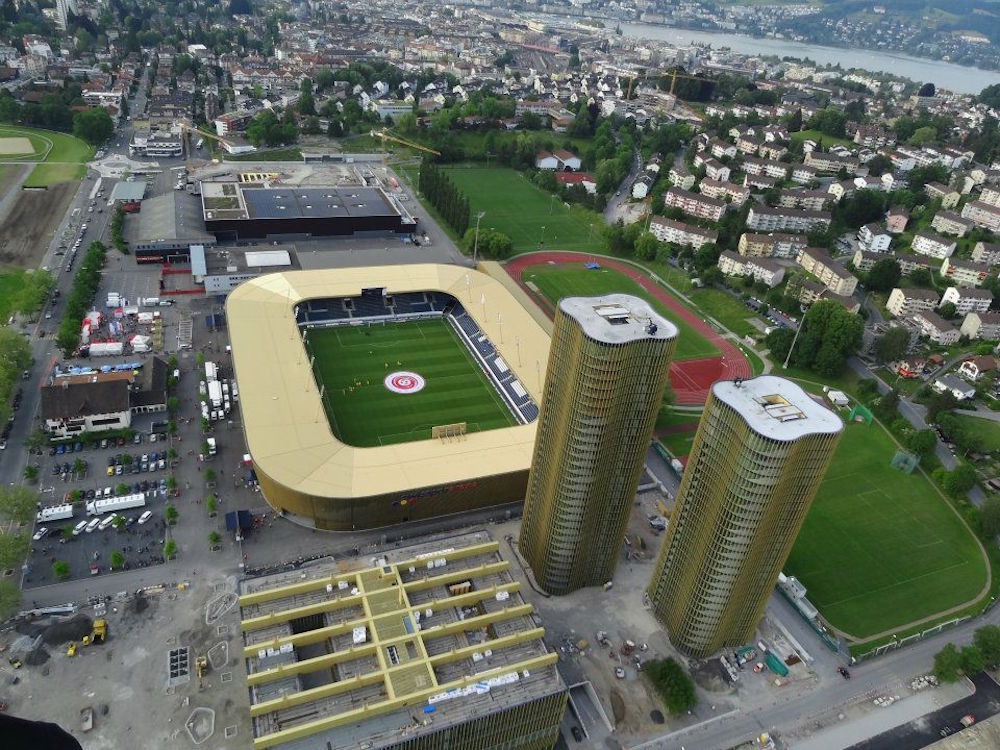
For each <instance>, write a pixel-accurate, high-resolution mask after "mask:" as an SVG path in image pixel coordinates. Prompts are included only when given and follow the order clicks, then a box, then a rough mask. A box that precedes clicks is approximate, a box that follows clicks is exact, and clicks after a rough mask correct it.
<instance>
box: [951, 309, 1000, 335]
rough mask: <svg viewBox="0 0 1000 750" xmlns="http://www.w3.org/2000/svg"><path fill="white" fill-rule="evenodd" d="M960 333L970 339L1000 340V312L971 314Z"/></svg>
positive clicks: (967, 316) (966, 317)
mask: <svg viewBox="0 0 1000 750" xmlns="http://www.w3.org/2000/svg"><path fill="white" fill-rule="evenodd" d="M959 332H960V333H961V334H962V335H963V336H968V337H969V338H970V339H980V340H983V341H998V340H1000V312H971V313H969V314H968V315H966V316H965V320H963V321H962V325H961V327H960V328H959Z"/></svg>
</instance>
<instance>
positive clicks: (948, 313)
mask: <svg viewBox="0 0 1000 750" xmlns="http://www.w3.org/2000/svg"><path fill="white" fill-rule="evenodd" d="M955 312H956V310H955V303H954V302H945V303H944V304H943V305H941V307H939V308H938V314H939V315H940V316H941V317H942V318H954V317H955Z"/></svg>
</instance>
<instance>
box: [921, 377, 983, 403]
mask: <svg viewBox="0 0 1000 750" xmlns="http://www.w3.org/2000/svg"><path fill="white" fill-rule="evenodd" d="M931 388H933V389H934V390H935V391H937V392H938V393H944V392H945V391H949V392H951V395H952V396H954V397H955V399H956V400H958V401H967V400H968V399H970V398H973V397H974V396H975V395H976V389H975V388H974V387H973V386H972V385H971V384H969V383H966V382H965V381H964V380H960V379H959V378H956V377H955V376H954V375H942V376H941V377H939V378H937V379H935V380H934V383H933V384H932V385H931Z"/></svg>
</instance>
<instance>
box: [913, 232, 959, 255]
mask: <svg viewBox="0 0 1000 750" xmlns="http://www.w3.org/2000/svg"><path fill="white" fill-rule="evenodd" d="M911 247H912V248H913V252H915V253H920V254H921V255H928V256H930V257H931V258H940V259H944V258H947V257H948V256H950V255H951V254H952V253H953V252H955V243H954V242H952V241H951V240H949V239H946V238H944V237H942V236H941V235H939V234H934V233H932V232H917V233H916V234H915V235H914V236H913V243H912V244H911Z"/></svg>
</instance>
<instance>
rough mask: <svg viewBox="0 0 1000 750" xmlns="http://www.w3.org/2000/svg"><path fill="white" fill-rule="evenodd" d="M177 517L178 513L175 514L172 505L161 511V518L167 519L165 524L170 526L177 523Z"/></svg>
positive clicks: (175, 511)
mask: <svg viewBox="0 0 1000 750" xmlns="http://www.w3.org/2000/svg"><path fill="white" fill-rule="evenodd" d="M179 516H180V513H178V512H177V508H175V507H174V506H173V505H168V506H167V507H166V508H165V509H164V511H163V517H164V518H165V519H167V523H168V524H170V525H171V526H173V525H174V524H175V523H177V519H178V517H179Z"/></svg>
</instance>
